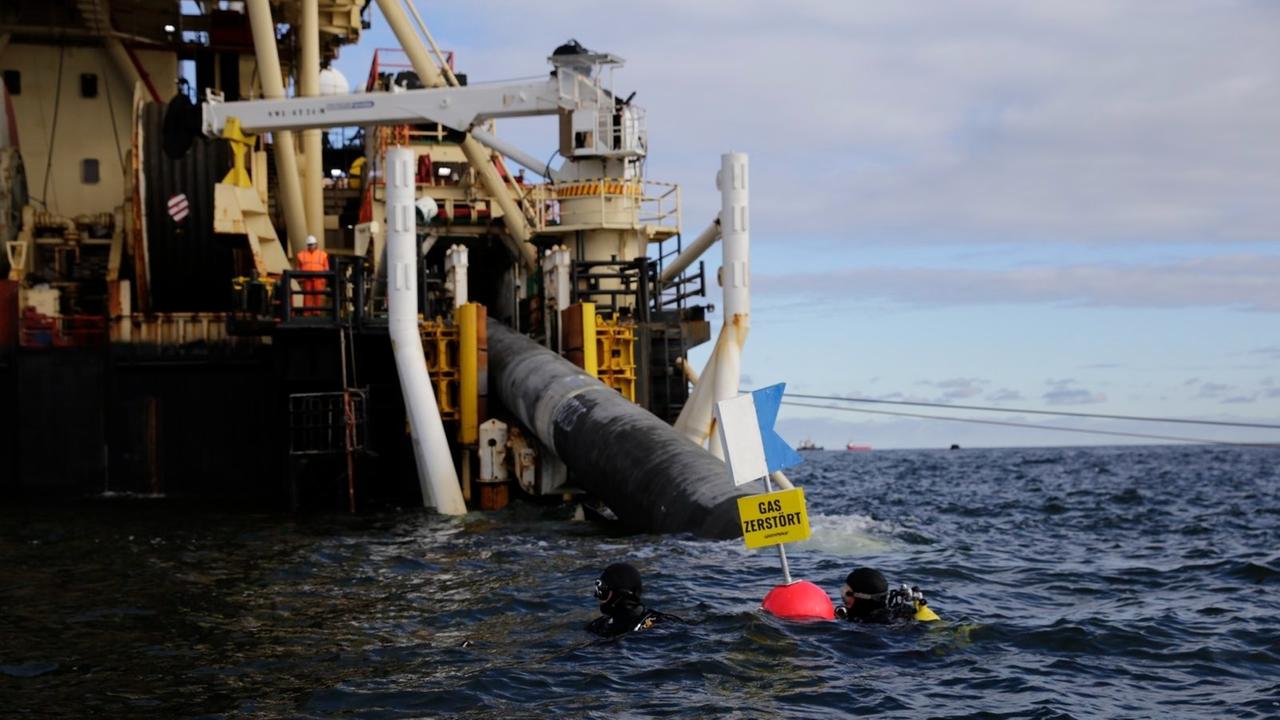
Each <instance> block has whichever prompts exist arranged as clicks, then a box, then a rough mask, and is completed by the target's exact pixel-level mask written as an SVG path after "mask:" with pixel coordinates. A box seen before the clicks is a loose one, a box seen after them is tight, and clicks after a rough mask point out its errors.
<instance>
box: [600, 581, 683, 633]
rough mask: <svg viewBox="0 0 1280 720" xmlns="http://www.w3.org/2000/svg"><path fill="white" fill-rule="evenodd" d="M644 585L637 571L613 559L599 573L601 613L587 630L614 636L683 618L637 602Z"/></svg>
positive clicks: (679, 620) (678, 620)
mask: <svg viewBox="0 0 1280 720" xmlns="http://www.w3.org/2000/svg"><path fill="white" fill-rule="evenodd" d="M642 590H643V586H642V584H641V582H640V571H638V570H636V569H635V568H634V567H632V566H631V565H628V564H627V563H614V564H612V565H610V566H609V567H607V568H605V569H604V572H602V573H600V577H599V579H597V580H596V589H595V596H596V599H597V600H599V601H600V612H601V613H603V615H601V616H600V617H598V618H596V619H595V620H592V621H591V622H590V623H589V624H588V625H587V630H589V631H591V632H593V633H595V634H596V635H599V636H601V637H616V636H618V635H624V634H626V633H629V632H634V631H639V630H648V629H649V628H651V627H653V626H654V625H656V624H657V623H659V622H665V621H675V622H684V621H683V620H681V619H680V618H678V617H676V616H674V615H668V614H666V613H661V612H658V611H657V610H650V609H649V608H647V607H645V606H644V604H643V603H641V602H640V593H641V592H642Z"/></svg>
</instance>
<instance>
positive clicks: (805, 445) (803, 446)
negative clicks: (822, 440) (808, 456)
mask: <svg viewBox="0 0 1280 720" xmlns="http://www.w3.org/2000/svg"><path fill="white" fill-rule="evenodd" d="M796 449H797V450H799V451H800V452H804V451H805V450H821V449H822V446H821V445H814V444H813V441H812V440H810V439H809V438H805V439H803V440H801V441H800V444H799V445H797V446H796Z"/></svg>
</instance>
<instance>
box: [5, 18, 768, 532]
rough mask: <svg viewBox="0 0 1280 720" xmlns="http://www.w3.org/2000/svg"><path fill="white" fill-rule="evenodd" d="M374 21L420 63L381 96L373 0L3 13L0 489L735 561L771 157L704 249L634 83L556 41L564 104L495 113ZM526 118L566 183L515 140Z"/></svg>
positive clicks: (715, 222)
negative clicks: (627, 532) (663, 549)
mask: <svg viewBox="0 0 1280 720" xmlns="http://www.w3.org/2000/svg"><path fill="white" fill-rule="evenodd" d="M377 5H378V7H379V8H380V10H381V12H382V17H384V18H385V19H386V22H387V23H388V24H389V25H390V26H391V29H392V30H393V31H394V33H395V36H396V38H397V40H398V41H399V43H400V47H399V48H395V49H390V50H379V51H377V52H376V53H374V56H373V63H372V67H371V68H370V71H369V74H368V77H367V78H366V79H365V81H364V83H363V85H362V87H359V88H356V89H355V91H354V92H352V90H351V88H350V87H349V86H348V84H347V83H346V81H345V79H344V78H342V77H341V76H340V75H339V74H338V73H336V72H335V71H334V70H332V69H331V68H329V67H328V66H329V63H330V61H331V60H332V58H333V57H334V56H335V55H336V53H337V51H338V49H339V48H340V47H342V46H344V45H349V44H352V43H356V42H358V41H359V39H360V35H361V32H362V30H365V29H367V28H368V27H369V17H370V12H369V11H370V3H368V2H364V3H362V2H360V1H359V0H244V1H243V2H202V1H200V0H194V1H188V2H177V1H176V0H48V1H46V2H41V3H25V2H24V3H7V4H5V7H4V9H0V70H3V76H4V98H3V99H4V108H5V113H4V114H3V116H0V241H3V243H4V246H5V252H4V254H3V257H2V258H0V277H2V278H4V279H3V280H0V405H2V406H3V407H4V409H5V412H4V413H2V414H0V417H3V420H2V421H0V422H3V423H4V427H3V428H0V430H2V432H0V490H3V492H5V493H6V495H9V496H53V497H83V496H86V495H95V494H102V493H129V494H154V495H163V496H166V497H190V498H199V499H220V500H232V501H252V502H265V503H268V504H272V503H275V504H279V505H281V506H283V505H286V504H288V505H292V506H294V507H297V506H309V507H333V508H345V509H351V510H355V509H357V508H358V507H362V506H366V505H373V504H377V503H398V504H403V503H406V502H413V503H417V502H421V503H423V504H425V505H427V506H430V507H434V508H436V509H437V510H439V511H440V512H444V513H451V514H459V513H462V512H466V511H467V509H468V508H471V509H497V508H500V507H502V506H504V505H505V504H506V503H508V502H509V501H510V500H511V498H512V497H513V496H515V495H517V494H523V495H528V496H535V497H548V498H580V499H582V500H583V501H585V502H587V503H591V504H593V505H596V506H599V505H603V506H604V507H605V508H607V509H608V510H609V511H611V512H612V513H613V514H615V515H616V516H617V517H618V518H619V519H620V520H621V521H623V522H624V523H625V524H627V525H629V526H631V527H634V528H637V529H642V530H651V531H684V532H694V533H697V534H700V535H705V536H712V537H725V536H730V535H735V534H737V533H738V532H739V530H738V525H737V517H736V510H735V506H734V502H735V498H736V497H738V496H740V495H741V494H744V493H746V492H748V491H749V489H747V488H738V489H735V488H733V487H732V483H731V482H729V480H728V477H727V475H726V473H725V469H724V464H723V462H722V460H721V459H720V449H719V448H718V447H717V438H716V433H715V432H714V419H713V413H712V407H713V404H714V402H715V401H716V400H721V399H725V398H728V397H732V396H734V395H736V394H737V393H738V390H739V377H740V352H741V349H742V346H743V343H744V342H745V339H746V334H747V330H748V326H749V266H748V247H747V244H748V235H747V230H748V226H747V190H748V186H747V164H746V157H745V155H741V154H736V153H728V154H726V155H725V156H724V157H723V159H722V165H721V167H720V168H709V169H708V173H707V177H706V178H703V179H700V181H702V182H708V183H709V182H711V178H712V176H715V177H716V178H717V182H718V185H719V188H720V191H721V195H722V206H721V212H720V215H719V217H718V218H703V219H701V221H702V222H701V223H700V224H699V225H698V229H699V230H701V232H700V233H699V234H698V235H697V236H696V237H695V238H694V239H692V240H689V239H687V238H686V235H685V234H684V233H683V232H682V217H681V205H680V190H679V186H678V185H676V184H673V183H667V182H660V181H655V180H651V179H649V178H647V177H646V176H645V159H646V157H647V155H648V152H649V147H648V135H647V132H646V123H645V114H644V111H643V109H642V108H641V107H640V106H639V105H638V104H635V103H633V102H632V100H633V98H634V95H635V93H630V94H626V93H624V92H622V91H615V88H614V85H613V82H614V71H615V70H616V69H617V68H619V67H620V66H621V65H622V59H621V58H618V57H617V56H615V55H612V54H610V53H607V52H599V51H593V50H588V49H587V48H585V47H583V46H582V45H580V44H578V43H577V42H574V41H570V42H566V43H563V44H560V45H558V46H557V44H556V43H557V42H558V41H560V40H562V39H559V38H557V39H553V40H551V41H549V43H548V50H552V52H550V53H549V55H548V57H547V58H546V62H547V66H546V67H547V72H546V75H545V77H542V78H537V79H533V80H528V79H525V80H519V81H511V82H488V83H482V84H481V83H475V84H468V82H467V77H466V75H465V73H463V72H461V71H460V70H461V66H459V67H458V68H455V58H454V57H453V54H452V53H450V52H448V51H447V50H445V49H441V48H440V47H439V46H438V45H437V44H436V42H435V39H434V38H433V37H432V36H431V35H430V33H429V31H428V30H427V27H426V25H425V23H424V22H423V19H422V18H421V17H420V16H419V15H418V13H417V11H416V9H415V8H414V7H413V6H412V4H408V5H404V4H402V0H378V1H377ZM537 61H539V62H541V58H538V59H537ZM530 116H551V117H555V118H556V119H557V121H558V128H559V133H558V137H557V138H556V139H555V140H556V144H557V147H558V155H559V158H558V159H557V160H556V161H555V162H554V163H553V162H548V161H546V160H545V159H539V158H536V157H533V156H532V155H530V154H529V153H527V152H525V151H524V150H523V149H521V148H520V147H517V146H515V145H514V144H512V143H510V142H508V141H506V140H504V139H503V138H502V137H500V136H499V134H498V125H499V123H507V122H520V120H519V118H522V117H530ZM717 171H718V174H717ZM704 227H705V229H703V228H704ZM309 237H310V238H314V239H315V241H316V242H315V245H317V246H318V249H316V250H309V249H308V245H307V243H308V238H309ZM717 240H720V241H721V250H722V252H723V263H722V265H721V267H720V268H719V270H718V272H714V271H713V272H710V273H709V272H708V270H707V267H706V264H705V261H703V260H701V259H700V256H701V255H702V254H703V253H704V252H705V251H706V250H707V249H708V248H709V247H711V246H712V245H713V244H714V243H715V242H716V241H717ZM316 258H322V259H321V260H316ZM300 261H302V262H300ZM709 276H710V280H709ZM717 279H718V281H719V283H720V285H721V287H723V289H724V307H723V308H722V310H723V313H722V314H723V316H724V317H725V318H726V320H725V323H724V325H723V326H722V327H721V328H719V330H718V334H715V338H714V341H715V346H714V350H713V351H712V353H711V359H710V361H709V362H708V363H707V366H706V367H705V368H704V369H703V370H702V372H701V373H698V372H696V371H695V370H694V369H693V368H691V367H690V366H689V364H688V352H689V350H690V348H692V347H695V346H697V345H699V344H701V343H704V342H709V341H712V340H713V332H712V328H711V325H710V323H709V322H708V320H707V312H708V304H707V300H706V295H707V289H708V285H709V282H715V281H717ZM783 481H785V479H783ZM602 510H603V508H602Z"/></svg>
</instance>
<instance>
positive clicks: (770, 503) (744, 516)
mask: <svg viewBox="0 0 1280 720" xmlns="http://www.w3.org/2000/svg"><path fill="white" fill-rule="evenodd" d="M738 518H739V519H740V520H741V522H742V539H743V541H744V542H746V543H747V547H749V548H758V547H768V546H770V545H777V544H779V543H789V542H798V541H800V540H808V539H809V514H808V513H807V512H806V511H805V509H804V490H803V489H802V488H792V489H791V490H780V491H778V492H772V493H766V494H764V495H750V496H748V497H743V498H738Z"/></svg>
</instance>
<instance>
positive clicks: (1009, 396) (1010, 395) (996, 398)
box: [986, 388, 1024, 403]
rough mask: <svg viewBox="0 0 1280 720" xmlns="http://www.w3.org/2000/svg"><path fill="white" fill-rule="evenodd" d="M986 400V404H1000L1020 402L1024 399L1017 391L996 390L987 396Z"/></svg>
mask: <svg viewBox="0 0 1280 720" xmlns="http://www.w3.org/2000/svg"><path fill="white" fill-rule="evenodd" d="M986 399H987V401H988V402H994V403H1001V402H1021V401H1022V400H1023V399H1024V398H1023V397H1022V393H1020V392H1018V391H1017V390H1010V389H1009V388H1000V389H999V390H996V391H995V392H993V393H990V394H989V395H987V397H986Z"/></svg>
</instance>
